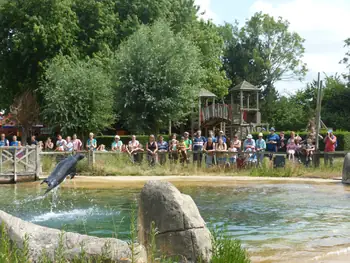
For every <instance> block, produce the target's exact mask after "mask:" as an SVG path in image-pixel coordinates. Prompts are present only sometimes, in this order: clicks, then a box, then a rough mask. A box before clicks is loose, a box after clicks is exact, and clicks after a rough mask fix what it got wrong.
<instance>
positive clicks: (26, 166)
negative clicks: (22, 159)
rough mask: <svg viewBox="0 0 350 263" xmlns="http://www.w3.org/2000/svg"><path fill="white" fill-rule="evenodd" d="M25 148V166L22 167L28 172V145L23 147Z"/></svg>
mask: <svg viewBox="0 0 350 263" xmlns="http://www.w3.org/2000/svg"><path fill="white" fill-rule="evenodd" d="M25 147H26V150H25V156H26V165H25V166H24V169H25V171H28V161H29V158H28V145H27V146H25Z"/></svg>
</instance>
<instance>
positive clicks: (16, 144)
mask: <svg viewBox="0 0 350 263" xmlns="http://www.w3.org/2000/svg"><path fill="white" fill-rule="evenodd" d="M10 146H19V142H18V141H15V142H13V141H12V142H11V143H10Z"/></svg>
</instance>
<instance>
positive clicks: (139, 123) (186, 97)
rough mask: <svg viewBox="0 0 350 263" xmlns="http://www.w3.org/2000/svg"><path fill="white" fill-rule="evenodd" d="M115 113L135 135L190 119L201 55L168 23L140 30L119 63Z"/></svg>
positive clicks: (122, 50)
mask: <svg viewBox="0 0 350 263" xmlns="http://www.w3.org/2000/svg"><path fill="white" fill-rule="evenodd" d="M115 76H117V80H116V83H117V87H116V97H115V100H116V102H117V110H118V112H119V113H120V115H121V118H122V120H124V124H125V125H127V127H129V128H130V129H131V130H134V131H139V132H142V131H145V132H146V131H147V132H149V131H153V132H158V131H159V129H160V128H162V127H165V126H166V125H167V124H168V122H169V120H172V121H179V120H184V119H183V118H184V117H185V116H186V115H188V113H189V112H190V110H191V106H192V103H193V101H194V99H195V98H196V97H197V96H198V92H199V89H200V86H201V79H202V77H203V70H202V68H201V66H200V52H199V50H198V49H197V47H196V46H195V45H194V44H193V43H192V42H191V41H189V40H187V39H186V38H185V37H183V36H182V35H181V34H174V33H173V31H172V30H171V29H170V26H169V25H168V24H167V23H166V22H164V21H162V20H161V21H159V22H156V23H155V24H154V25H153V26H151V27H147V26H142V27H141V28H140V29H139V30H138V31H137V32H136V33H135V34H133V35H132V36H131V37H129V38H128V40H127V41H125V42H124V43H122V44H121V46H120V48H119V50H118V52H117V54H116V61H115Z"/></svg>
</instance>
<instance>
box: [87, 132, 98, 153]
mask: <svg viewBox="0 0 350 263" xmlns="http://www.w3.org/2000/svg"><path fill="white" fill-rule="evenodd" d="M86 149H87V150H90V151H95V150H96V149H97V141H96V139H95V138H94V134H93V133H92V132H90V134H89V139H88V140H87V142H86Z"/></svg>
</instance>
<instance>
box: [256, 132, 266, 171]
mask: <svg viewBox="0 0 350 263" xmlns="http://www.w3.org/2000/svg"><path fill="white" fill-rule="evenodd" d="M263 136H264V135H263V134H262V133H261V132H260V133H259V138H258V139H257V140H256V142H255V148H256V155H257V159H258V165H259V166H261V165H262V163H263V160H264V153H265V150H266V142H265V140H264V139H263Z"/></svg>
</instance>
